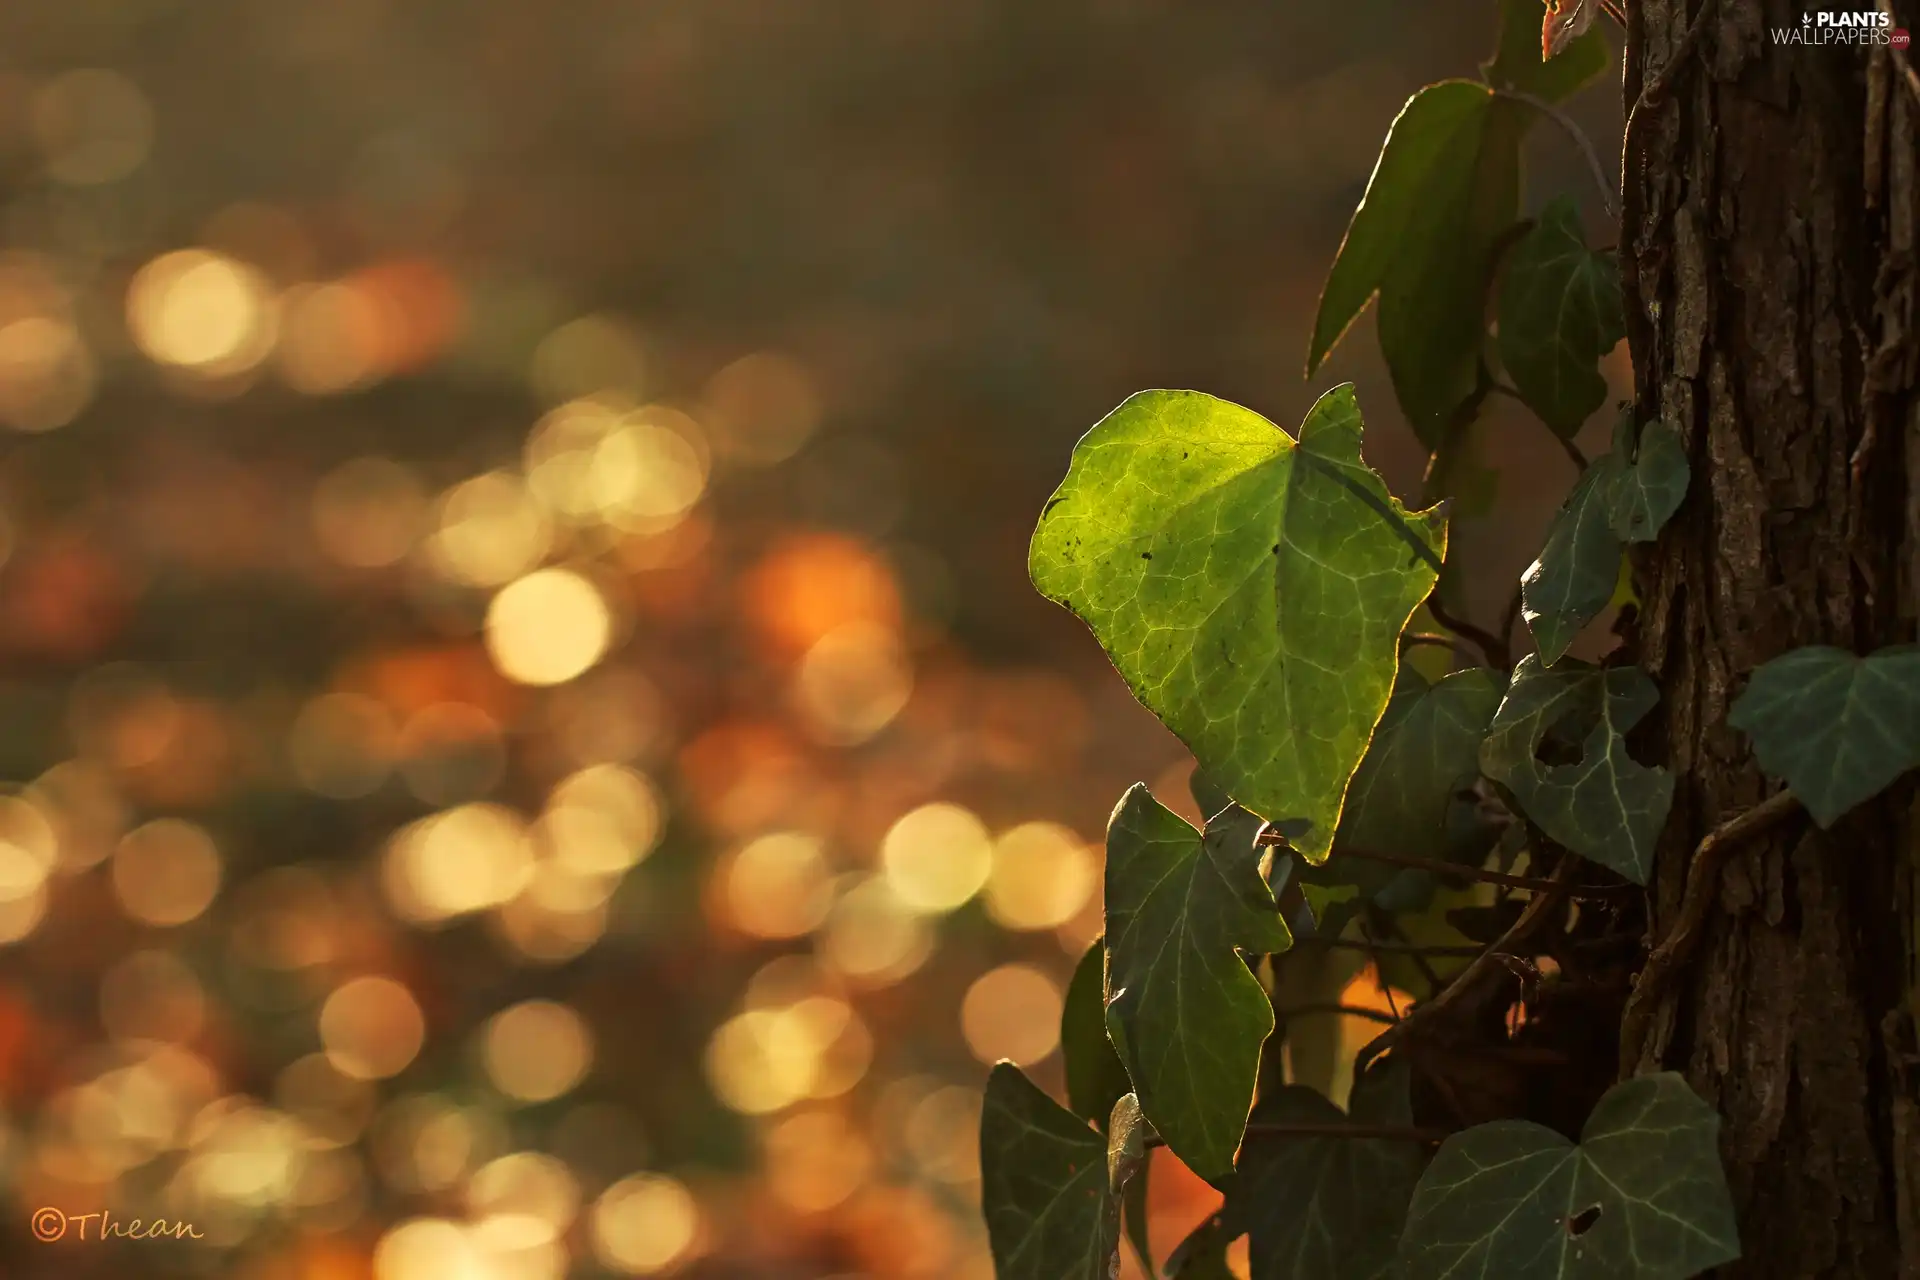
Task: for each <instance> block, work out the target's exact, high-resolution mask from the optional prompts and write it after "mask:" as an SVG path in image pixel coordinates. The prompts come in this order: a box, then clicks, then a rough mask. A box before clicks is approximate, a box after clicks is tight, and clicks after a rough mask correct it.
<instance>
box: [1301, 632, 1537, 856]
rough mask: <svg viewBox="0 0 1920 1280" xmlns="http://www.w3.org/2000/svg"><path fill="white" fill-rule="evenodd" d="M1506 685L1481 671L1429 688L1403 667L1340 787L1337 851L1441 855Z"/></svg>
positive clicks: (1494, 674)
mask: <svg viewBox="0 0 1920 1280" xmlns="http://www.w3.org/2000/svg"><path fill="white" fill-rule="evenodd" d="M1505 691H1506V680H1505V679H1504V678H1503V677H1502V676H1500V675H1499V674H1498V673H1497V672H1494V671H1492V670H1490V669H1489V668H1486V667H1474V668H1472V669H1470V670H1467V671H1456V672H1454V673H1452V674H1451V675H1448V676H1446V677H1444V678H1443V679H1441V680H1440V681H1439V682H1438V683H1436V684H1428V683H1427V681H1426V680H1425V679H1423V678H1422V677H1421V676H1420V675H1418V674H1417V673H1415V672H1413V671H1411V670H1409V669H1407V668H1405V667H1402V668H1401V670H1400V677H1399V681H1398V683H1397V684H1396V685H1395V687H1394V693H1393V698H1392V700H1391V701H1390V702H1388V704H1387V711H1386V714H1385V715H1383V716H1381V717H1380V726H1379V727H1378V728H1377V729H1375V730H1374V731H1373V742H1372V743H1371V745H1369V746H1368V747H1367V755H1366V758H1365V759H1364V760H1362V761H1361V762H1360V768H1359V770H1358V771H1357V772H1356V773H1355V774H1354V775H1353V785H1352V786H1350V787H1348V788H1347V802H1346V807H1345V809H1344V811H1343V812H1342V814H1341V817H1340V834H1339V838H1338V840H1336V841H1335V849H1334V857H1333V859H1332V862H1333V863H1338V862H1339V861H1340V855H1339V846H1340V845H1342V844H1347V845H1351V846H1353V847H1354V848H1357V849H1373V850H1380V851H1384V852H1388V853H1405V854H1412V855H1415V856H1418V857H1424V858H1444V857H1446V856H1447V854H1448V852H1449V846H1450V845H1451V843H1452V834H1451V833H1450V832H1449V830H1448V823H1447V815H1448V810H1449V809H1450V808H1451V806H1452V803H1453V797H1454V794H1455V792H1457V791H1459V789H1460V788H1461V787H1462V786H1463V785H1464V784H1466V783H1467V782H1469V781H1470V780H1471V779H1473V778H1474V777H1476V776H1478V774H1479V772H1480V739H1482V738H1484V737H1485V736H1486V733H1487V725H1488V724H1489V723H1491V722H1492V720H1493V713H1494V712H1495V711H1497V710H1499V707H1500V698H1501V695H1502V694H1503V693H1505Z"/></svg>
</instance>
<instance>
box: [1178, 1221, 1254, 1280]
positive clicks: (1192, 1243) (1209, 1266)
mask: <svg viewBox="0 0 1920 1280" xmlns="http://www.w3.org/2000/svg"><path fill="white" fill-rule="evenodd" d="M1245 1234H1246V1228H1245V1227H1236V1226H1233V1225H1231V1224H1230V1223H1229V1221H1228V1219H1227V1217H1226V1215H1224V1214H1215V1215H1214V1216H1213V1217H1211V1218H1208V1219H1207V1220H1206V1221H1205V1222H1203V1223H1201V1224H1200V1225H1199V1226H1197V1227H1195V1228H1194V1229H1193V1231H1192V1232H1191V1233H1190V1234H1189V1235H1188V1236H1187V1238H1186V1239H1185V1240H1182V1241H1181V1242H1180V1243H1179V1244H1178V1245H1177V1246H1176V1247H1175V1248H1174V1251H1173V1253H1172V1254H1170V1255H1169V1256H1168V1258H1167V1280H1233V1268H1232V1267H1230V1266H1228V1265H1227V1247H1228V1246H1229V1245H1231V1244H1232V1243H1233V1242H1234V1241H1235V1240H1237V1239H1239V1238H1240V1237H1241V1236H1243V1235H1245Z"/></svg>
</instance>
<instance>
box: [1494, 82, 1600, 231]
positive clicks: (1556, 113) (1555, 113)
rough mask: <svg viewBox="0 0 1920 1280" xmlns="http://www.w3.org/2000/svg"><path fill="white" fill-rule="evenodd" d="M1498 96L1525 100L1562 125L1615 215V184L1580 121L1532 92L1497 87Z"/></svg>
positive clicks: (1561, 129)
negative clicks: (1608, 178)
mask: <svg viewBox="0 0 1920 1280" xmlns="http://www.w3.org/2000/svg"><path fill="white" fill-rule="evenodd" d="M1493 92H1494V94H1495V96H1496V97H1501V98H1510V99H1512V100H1513V101H1515V102H1524V103H1526V104H1527V105H1528V106H1530V107H1532V108H1533V109H1534V110H1535V111H1538V112H1539V113H1540V114H1541V115H1543V116H1545V117H1546V118H1547V119H1549V120H1551V121H1553V122H1554V123H1555V124H1556V125H1559V126H1560V132H1562V133H1564V134H1566V135H1567V137H1569V138H1571V139H1572V140H1573V145H1574V146H1575V147H1577V148H1579V150H1580V154H1581V156H1582V157H1584V158H1585V160H1586V162H1587V169H1588V171H1589V172H1591V173H1592V174H1593V185H1594V186H1596V187H1598V188H1599V189H1600V203H1601V205H1602V207H1604V208H1605V209H1606V211H1607V217H1609V218H1612V217H1613V216H1614V201H1615V195H1614V190H1613V184H1612V183H1611V182H1608V181H1607V171H1606V170H1605V169H1604V168H1602V167H1601V165H1600V153H1599V152H1598V151H1596V150H1595V149H1594V146H1593V139H1591V138H1589V137H1588V136H1587V131H1586V130H1585V129H1582V128H1581V127H1580V125H1579V122H1578V121H1576V120H1575V119H1574V118H1573V117H1572V116H1570V115H1568V114H1567V113H1566V112H1564V111H1562V110H1561V109H1560V108H1559V107H1556V106H1554V105H1553V104H1552V103H1551V102H1548V101H1547V100H1546V99H1545V98H1538V97H1535V96H1534V95H1533V94H1531V93H1521V92H1520V91H1518V90H1516V89H1495V90H1494V91H1493Z"/></svg>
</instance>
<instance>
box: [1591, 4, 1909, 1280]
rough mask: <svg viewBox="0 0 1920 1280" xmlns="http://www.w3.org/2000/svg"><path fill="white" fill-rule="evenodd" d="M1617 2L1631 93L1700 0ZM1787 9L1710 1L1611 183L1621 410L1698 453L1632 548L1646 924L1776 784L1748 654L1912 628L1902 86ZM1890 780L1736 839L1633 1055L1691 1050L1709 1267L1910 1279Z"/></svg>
mask: <svg viewBox="0 0 1920 1280" xmlns="http://www.w3.org/2000/svg"><path fill="white" fill-rule="evenodd" d="M1635 2H1636V4H1637V5H1638V9H1637V11H1636V12H1635V13H1634V14H1633V17H1634V24H1633V25H1634V28H1635V30H1634V32H1633V33H1632V36H1633V38H1631V39H1630V41H1629V50H1628V66H1627V76H1626V80H1627V100H1628V103H1629V104H1630V105H1631V104H1633V103H1634V102H1636V101H1639V99H1640V92H1641V88H1642V86H1643V85H1644V84H1647V83H1649V82H1651V81H1652V80H1653V77H1654V76H1655V75H1657V74H1662V72H1661V69H1662V68H1663V67H1665V66H1667V64H1668V63H1669V62H1670V61H1672V60H1673V58H1672V55H1673V53H1674V51H1675V50H1676V49H1678V48H1681V37H1682V33H1683V32H1684V31H1685V30H1686V29H1687V27H1688V25H1689V24H1690V23H1691V21H1692V20H1693V18H1694V17H1695V15H1696V14H1697V13H1698V11H1699V6H1700V5H1701V4H1702V3H1711V0H1635ZM1907 2H1908V3H1912V0H1907ZM1799 24H1800V11H1799V9H1798V8H1794V9H1792V10H1791V11H1789V10H1788V9H1787V7H1786V5H1785V4H1784V2H1783V0H1767V2H1766V3H1762V2H1761V0H1719V4H1718V11H1717V13H1715V14H1713V15H1711V17H1710V20H1709V22H1708V23H1707V25H1706V26H1705V27H1703V28H1702V35H1701V38H1700V40H1699V43H1698V44H1697V45H1696V46H1695V47H1693V48H1692V49H1691V50H1690V51H1687V54H1688V56H1691V57H1692V58H1693V59H1694V65H1692V66H1691V67H1690V68H1689V69H1688V70H1687V72H1686V73H1684V74H1674V73H1666V74H1665V84H1664V89H1665V92H1664V95H1663V96H1664V98H1665V99H1666V100H1665V102H1664V103H1663V104H1662V105H1661V106H1660V107H1659V108H1658V109H1656V110H1655V112H1654V114H1653V115H1652V116H1651V117H1650V118H1648V119H1646V120H1643V121H1641V122H1640V123H1639V124H1638V125H1637V126H1636V128H1637V130H1638V133H1639V137H1638V140H1637V141H1638V144H1639V145H1638V149H1639V151H1640V156H1639V157H1637V159H1638V161H1639V163H1635V160H1636V157H1633V156H1632V155H1630V156H1629V164H1628V169H1627V172H1626V174H1625V175H1624V181H1625V182H1626V183H1628V184H1629V185H1631V186H1634V187H1635V188H1636V189H1635V190H1634V191H1633V192H1632V193H1631V194H1630V195H1629V197H1628V199H1627V200H1626V201H1625V206H1626V207H1627V208H1629V209H1632V210H1634V211H1635V213H1636V214H1637V217H1636V218H1633V219H1631V220H1630V221H1631V222H1637V225H1629V226H1627V227H1626V228H1625V229H1624V233H1623V252H1624V253H1626V254H1629V255H1631V261H1629V262H1627V263H1625V264H1623V265H1624V266H1625V268H1626V269H1625V271H1624V275H1625V278H1626V282H1627V286H1628V308H1629V312H1630V326H1629V334H1630V341H1631V342H1632V343H1633V348H1634V349H1633V358H1634V364H1635V368H1636V380H1637V384H1638V395H1639V400H1640V404H1639V411H1640V413H1641V415H1642V417H1643V418H1651V417H1654V416H1661V417H1665V418H1666V419H1667V420H1668V421H1670V422H1672V423H1673V424H1674V425H1675V426H1676V427H1678V428H1679V429H1680V431H1681V432H1682V434H1683V436H1684V437H1685V439H1686V441H1687V448H1688V454H1689V457H1690V458H1691V460H1692V465H1693V468H1694V482H1693V486H1692V489H1691V491H1690V492H1689V495H1688V498H1687V501H1686V504H1685V505H1684V506H1683V507H1682V509H1681V511H1680V512H1679V514H1678V515H1677V516H1676V517H1675V518H1674V520H1673V522H1672V523H1671V524H1670V525H1669V526H1668V529H1667V531H1666V532H1665V534H1664V536H1663V537H1662V539H1661V540H1660V542H1659V543H1658V544H1657V545H1656V546H1655V547H1653V548H1651V549H1649V550H1648V551H1647V552H1646V553H1645V554H1643V555H1641V556H1639V557H1638V559H1637V563H1636V566H1635V567H1636V574H1637V577H1638V579H1639V581H1640V583H1641V595H1642V597H1643V599H1644V601H1645V607H1644V613H1643V617H1642V620H1641V626H1640V628H1639V635H1640V644H1641V655H1640V656H1641V660H1642V662H1643V663H1644V664H1645V665H1646V667H1647V669H1648V670H1649V671H1650V672H1652V674H1653V675H1654V678H1655V679H1656V680H1657V681H1658V683H1659V685H1660V687H1661V692H1662V712H1661V717H1662V723H1661V725H1660V726H1658V728H1657V729H1656V730H1655V731H1654V736H1656V737H1658V738H1659V739H1660V740H1659V741H1658V742H1650V743H1649V744H1648V747H1649V750H1651V751H1655V752H1664V754H1665V756H1666V758H1667V759H1668V761H1669V763H1670V765H1671V767H1672V768H1673V769H1674V770H1675V772H1676V773H1677V775H1678V777H1679V786H1678V789H1677V794H1676V798H1675V803H1674V811H1673V816H1672V818H1671V820H1670V822H1669V824H1668V828H1667V831H1666V833H1665V836H1664V838H1663V841H1662V845H1661V849H1660V853H1659V856H1658V859H1657V864H1656V871H1655V879H1654V884H1653V892H1652V895H1651V901H1650V917H1651V918H1650V933H1651V936H1652V937H1654V938H1658V937H1660V936H1662V933H1663V930H1664V929H1665V928H1666V927H1668V925H1669V923H1670V921H1671V920H1672V918H1673V915H1674V913H1675V911H1676V909H1677V907H1678V904H1679V901H1680V896H1681V892H1682V890H1683V888H1684V886H1685V883H1686V876H1687V873H1688V855H1689V853H1690V851H1691V850H1692V848H1693V846H1694V845H1695V844H1696V843H1697V842H1698V841H1699V839H1700V837H1701V836H1702V835H1704V834H1705V833H1706V832H1707V831H1709V830H1711V829H1712V828H1714V827H1715V826H1716V825H1718V824H1719V823H1721V822H1723V821H1725V820H1726V819H1727V818H1729V817H1731V816H1732V815H1734V814H1737V813H1739V812H1740V811H1741V810H1743V809H1746V808H1748V807H1750V806H1751V805H1753V804H1755V803H1757V802H1758V801H1760V800H1761V799H1763V798H1764V797H1765V796H1766V795H1767V794H1768V792H1769V790H1770V789H1771V784H1769V783H1768V782H1767V781H1766V780H1765V779H1764V778H1762V776H1761V775H1760V773H1759V772H1758V770H1757V768H1756V766H1755V765H1754V763H1753V760H1752V757H1751V753H1750V751H1749V750H1748V746H1747V743H1746V742H1745V741H1744V740H1743V739H1742V738H1741V736H1740V735H1738V734H1736V733H1734V732H1733V731H1732V730H1731V729H1729V728H1728V727H1727V725H1726V712H1727V708H1728V705H1729V704H1730V703H1731V701H1732V699H1733V698H1734V697H1735V696H1736V695H1737V694H1738V693H1739V691H1740V689H1741V688H1742V686H1743V685H1744V682H1745V679H1746V677H1747V676H1748V674H1749V673H1750V672H1751V671H1752V670H1753V669H1754V668H1755V667H1756V666H1758V665H1759V664H1761V663H1763V662H1765V661H1767V660H1768V659H1770V658H1773V657H1776V656H1778V655H1779V654H1781V653H1783V652H1785V651H1786V650H1788V649H1792V648H1796V647H1798V646H1801V645H1806V644H1833V645H1839V646H1841V647H1843V648H1847V649H1851V650H1854V651H1856V652H1867V651H1870V650H1872V649H1874V648H1877V647H1879V646H1882V645H1886V644H1893V643H1900V642H1905V641H1912V640H1914V639H1915V638H1916V631H1915V624H1916V619H1917V618H1920V395H1916V391H1915V387H1916V376H1917V374H1920V337H1917V336H1916V332H1915V329H1914V319H1915V239H1916V235H1915V232H1916V221H1917V214H1920V205H1917V204H1916V200H1917V198H1920V193H1917V191H1916V185H1915V171H1916V168H1917V167H1920V164H1917V163H1916V161H1917V157H1920V150H1917V149H1916V148H1917V147H1920V143H1917V142H1916V119H1917V118H1920V101H1917V100H1916V95H1915V92H1914V86H1913V85H1912V84H1910V83H1909V77H1908V76H1907V74H1906V72H1905V71H1904V69H1903V67H1902V65H1901V63H1900V61H1899V60H1896V58H1895V56H1894V55H1893V54H1892V52H1891V51H1890V50H1888V49H1886V48H1884V47H1883V48H1881V49H1878V50H1875V51H1873V52H1871V53H1868V52H1866V51H1862V50H1859V49H1849V48H1841V47H1825V48H1822V47H1814V46H1804V45H1783V46H1776V45H1775V44H1773V43H1772V41H1771V39H1770V37H1769V35H1768V31H1769V29H1771V28H1780V27H1794V26H1798V25H1799ZM1896 25H1900V24H1899V23H1896ZM1906 25H1909V26H1913V27H1920V13H1915V14H1914V15H1913V19H1912V20H1910V21H1909V22H1908V23H1907V24H1906ZM1912 795H1913V785H1912V783H1911V782H1909V783H1907V784H1905V785H1904V786H1902V787H1897V788H1895V790H1894V791H1893V792H1892V793H1890V794H1888V795H1887V796H1884V797H1882V798H1881V799H1879V800H1877V801H1875V802H1873V803H1871V804H1869V805H1866V806H1863V807H1862V808H1861V809H1860V810H1858V811H1856V812H1855V813H1854V814H1851V815H1849V816H1848V817H1847V818H1845V819H1843V820H1842V821H1841V822H1840V823H1839V824H1837V825H1836V826H1835V828H1834V829H1833V830H1832V831H1828V832H1822V831H1820V830H1818V829H1817V828H1815V827H1813V826H1812V825H1811V823H1810V822H1808V821H1806V820H1805V819H1804V818H1801V819H1798V820H1796V821H1793V822H1789V823H1786V824H1783V825H1781V826H1779V827H1777V828H1775V830H1774V831H1773V832H1772V833H1771V834H1769V835H1767V836H1765V837H1761V838H1758V839H1755V840H1754V841H1752V842H1751V843H1750V844H1749V845H1747V846H1746V847H1744V848H1742V849H1740V850H1737V851H1736V852H1735V853H1734V854H1733V855H1732V857H1731V859H1730V860H1729V862H1728V864H1727V866H1726V869H1725V871H1724V873H1723V876H1722V880H1721V883H1720V885H1719V886H1718V889H1719V893H1718V899H1717V903H1716V906H1715V909H1714V911H1713V912H1712V914H1711V916H1710V918H1709V921H1708V924H1707V928H1706V932H1705V935H1704V938H1703V942H1702V945H1701V946H1700V947H1699V949H1698V951H1697V953H1696V956H1695V959H1694V961H1693V963H1692V966H1691V971H1690V972H1689V973H1687V974H1686V975H1685V976H1684V977H1683V978H1682V980H1681V981H1680V982H1678V983H1676V984H1674V987H1673V989H1672V991H1671V992H1670V993H1669V994H1668V995H1667V997H1666V998H1665V1000H1664V1001H1663V1002H1662V1003H1661V1004H1660V1005H1659V1006H1658V1007H1657V1008H1656V1011H1655V1014H1654V1018H1653V1022H1652V1030H1651V1032H1650V1034H1649V1036H1648V1038H1647V1040H1648V1042H1647V1043H1645V1044H1644V1045H1642V1046H1640V1052H1639V1054H1638V1065H1639V1069H1641V1070H1650V1069H1656V1068H1659V1067H1672V1068H1675V1069H1678V1070H1681V1071H1684V1072H1685V1073H1686V1075H1687V1078H1688V1079H1689V1080H1690V1081H1691V1082H1692V1084H1693V1086H1694V1087H1695V1088H1696V1089H1697V1090H1699V1091H1700V1093H1701V1094H1702V1096H1704V1097H1706V1098H1707V1099H1708V1100H1709V1101H1711V1102H1713V1103H1715V1104H1716V1105H1717V1106H1718V1107H1719V1109H1720V1111H1721V1114H1722V1116H1723V1117H1724V1128H1723V1130H1722V1147H1723V1153H1724V1155H1725V1157H1726V1160H1727V1165H1728V1175H1729V1179H1730V1181H1731V1183H1732V1186H1733V1190H1734V1196H1735V1202H1736V1204H1737V1206H1738V1208H1739V1211H1740V1220H1741V1230H1742V1242H1743V1245H1744V1250H1745V1257H1744V1259H1743V1260H1742V1261H1741V1262H1740V1263H1738V1264H1736V1265H1734V1266H1731V1267H1729V1268H1726V1269H1725V1272H1724V1274H1726V1275H1728V1276H1738V1277H1742V1278H1743V1280H1744V1278H1749V1277H1750V1278H1754V1280H1763V1278H1764V1280H1775V1278H1776V1277H1779V1278H1784V1277H1793V1278H1794V1280H1803V1278H1804V1280H1813V1278H1815V1277H1818V1278H1821V1280H1825V1278H1827V1277H1834V1278H1838V1277H1849V1278H1851V1277H1861V1278H1863V1280H1867V1278H1874V1280H1878V1278H1884V1277H1901V1278H1903V1280H1920V1043H1917V1042H1916V1039H1915V1028H1914V1013H1913V1008H1912V1005H1911V1003H1910V1002H1911V1001H1912V1000H1913V999H1914V998H1915V997H1914V994H1913V993H1914V991H1915V988H1916V975H1920V951H1917V950H1916V944H1915V937H1914V926H1915V909H1916V908H1915V903H1916V892H1920V891H1917V890H1916V883H1915V882H1916V872H1915V866H1916V862H1920V849H1917V848H1916V830H1920V821H1916V817H1915V814H1914V812H1913V809H1912V806H1911V797H1912Z"/></svg>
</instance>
